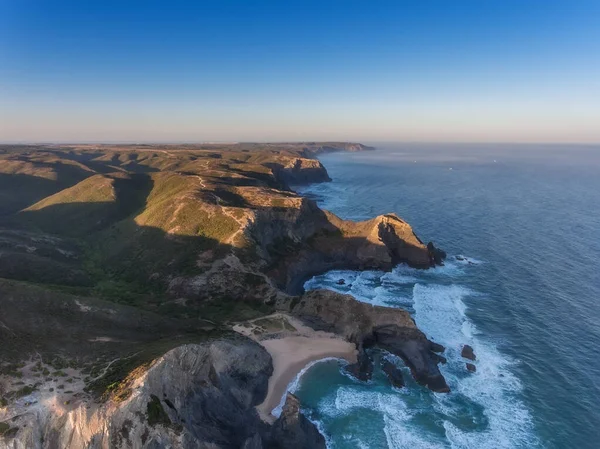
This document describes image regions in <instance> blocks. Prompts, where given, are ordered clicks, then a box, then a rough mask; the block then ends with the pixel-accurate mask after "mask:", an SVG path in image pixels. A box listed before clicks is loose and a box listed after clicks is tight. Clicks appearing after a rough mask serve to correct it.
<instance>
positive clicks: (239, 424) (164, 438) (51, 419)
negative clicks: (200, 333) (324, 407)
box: [0, 339, 324, 449]
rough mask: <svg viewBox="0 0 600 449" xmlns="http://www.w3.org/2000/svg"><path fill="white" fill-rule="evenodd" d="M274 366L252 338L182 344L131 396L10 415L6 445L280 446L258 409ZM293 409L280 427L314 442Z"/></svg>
mask: <svg viewBox="0 0 600 449" xmlns="http://www.w3.org/2000/svg"><path fill="white" fill-rule="evenodd" d="M272 371H273V366H272V362H271V357H270V356H269V354H268V353H267V351H266V350H265V349H264V348H263V347H262V346H260V345H258V344H257V343H254V342H252V341H250V340H246V339H236V340H220V341H215V342H212V343H207V344H202V345H197V344H190V345H184V346H180V347H178V348H176V349H173V350H172V351H169V352H168V353H167V354H165V355H164V356H163V357H161V358H160V359H158V360H157V361H156V362H155V363H154V364H153V365H152V366H151V367H150V368H149V369H148V370H147V371H146V372H145V373H144V374H143V375H140V377H139V378H137V379H135V380H134V381H133V383H132V385H131V389H132V393H131V395H130V396H129V397H128V398H127V399H126V400H124V401H122V402H115V401H114V400H112V399H111V400H109V401H108V402H106V403H104V404H102V405H91V404H85V403H84V404H81V405H80V406H79V407H78V408H76V409H74V410H71V411H69V412H60V408H58V409H57V408H53V409H52V408H47V409H44V408H43V407H39V408H38V411H37V413H31V414H28V415H26V416H21V417H18V418H17V419H16V420H13V421H11V425H12V426H14V427H18V429H19V430H18V431H17V432H16V434H15V435H12V436H11V439H10V441H4V442H2V441H1V440H0V446H2V443H4V444H7V445H8V447H11V448H14V449H55V448H72V449H79V448H84V447H85V448H89V449H104V448H109V447H110V448H111V449H112V448H114V449H121V448H123V449H125V448H153V449H161V448H181V449H184V448H185V449H187V448H209V447H210V448H215V449H217V448H232V447H247V448H253V449H258V448H262V447H263V441H267V442H269V444H271V443H272V444H279V442H278V438H279V437H280V436H281V437H282V438H283V437H284V436H285V435H283V434H279V433H278V434H276V435H274V436H271V431H270V428H269V426H268V425H267V424H265V423H264V422H263V421H261V420H260V418H259V417H258V414H257V412H256V411H255V408H254V407H255V406H256V405H257V404H259V403H260V402H262V401H263V399H264V397H265V395H266V391H267V385H268V379H269V377H270V375H271V373H272ZM290 407H291V408H290ZM290 407H288V412H287V415H286V417H285V418H284V419H283V421H282V422H281V423H280V425H279V429H283V430H285V429H288V428H289V429H292V430H293V431H294V435H295V438H297V439H298V440H300V439H301V438H303V435H304V432H306V436H304V438H305V439H306V440H307V441H313V440H314V439H315V438H316V437H315V432H316V433H317V434H318V431H317V429H316V428H315V427H314V425H313V424H312V423H310V421H308V420H306V421H305V420H304V418H303V417H302V416H301V415H300V414H299V411H298V410H297V407H296V411H295V412H294V405H293V404H292V405H290ZM294 413H295V414H294ZM282 435H283V436H282ZM321 438H322V437H321ZM264 447H271V446H269V445H265V446H264ZM275 447H291V446H285V445H283V446H275ZM294 447H303V448H304V447H306V448H308V447H319V446H294ZM323 447H324V446H323Z"/></svg>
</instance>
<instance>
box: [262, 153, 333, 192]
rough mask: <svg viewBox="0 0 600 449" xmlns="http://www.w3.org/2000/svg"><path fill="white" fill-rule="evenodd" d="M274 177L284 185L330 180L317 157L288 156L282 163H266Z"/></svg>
mask: <svg viewBox="0 0 600 449" xmlns="http://www.w3.org/2000/svg"><path fill="white" fill-rule="evenodd" d="M267 166H269V167H270V168H271V169H272V170H273V174H274V175H275V177H276V178H277V179H278V180H280V181H281V182H283V183H284V184H285V185H288V186H290V185H302V184H310V183H313V182H327V181H331V178H330V177H329V174H328V173H327V170H326V169H325V167H324V166H323V164H321V162H320V161H318V160H317V159H308V158H301V157H298V158H290V159H288V160H287V161H286V162H285V163H284V164H282V165H280V164H267Z"/></svg>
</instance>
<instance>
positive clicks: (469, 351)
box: [460, 345, 476, 360]
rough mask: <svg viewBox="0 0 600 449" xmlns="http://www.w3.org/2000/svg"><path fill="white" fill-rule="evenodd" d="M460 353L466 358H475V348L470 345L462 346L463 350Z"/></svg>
mask: <svg viewBox="0 0 600 449" xmlns="http://www.w3.org/2000/svg"><path fill="white" fill-rule="evenodd" d="M460 355H461V356H462V357H464V358H465V359H469V360H475V359H476V357H475V352H473V348H472V347H471V346H469V345H464V346H463V348H462V351H461V352H460Z"/></svg>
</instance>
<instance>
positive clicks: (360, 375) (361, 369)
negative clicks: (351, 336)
mask: <svg viewBox="0 0 600 449" xmlns="http://www.w3.org/2000/svg"><path fill="white" fill-rule="evenodd" d="M344 369H345V370H346V372H348V373H349V374H350V375H351V376H353V377H355V378H356V379H358V380H361V381H363V382H368V381H369V380H371V377H373V361H372V360H371V358H370V357H369V355H368V354H367V352H366V351H365V349H364V347H363V346H362V345H360V346H359V348H358V355H357V360H356V363H352V364H350V365H347V366H346V367H345V368H344Z"/></svg>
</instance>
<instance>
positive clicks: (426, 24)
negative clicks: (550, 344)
mask: <svg viewBox="0 0 600 449" xmlns="http://www.w3.org/2000/svg"><path fill="white" fill-rule="evenodd" d="M283 140H285V141H302V140H304V141H306V140H356V141H366V142H377V141H426V142H436V141H452V142H581V143H592V142H600V1H598V0H577V1H575V0H526V1H525V0H460V1H459V0H455V1H449V0H444V1H440V0H413V1H403V0H396V1H394V2H387V1H376V0H363V1H353V0H344V1H326V0H321V1H317V2H313V1H311V0H306V1H295V0H279V1H253V0H247V1H229V0H214V1H202V0H196V1H183V0H170V1H161V2H158V1H153V0H145V1H137V0H129V1H112V0H104V1H97V0H85V1H80V0H78V1H63V0H45V1H42V0H0V141H3V142H41V141H43V142H117V141H121V142H207V141H283Z"/></svg>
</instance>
